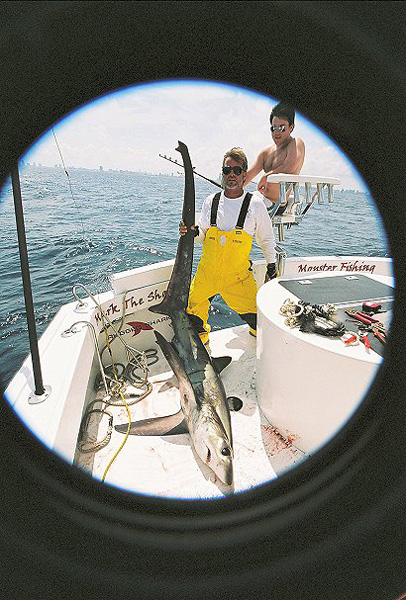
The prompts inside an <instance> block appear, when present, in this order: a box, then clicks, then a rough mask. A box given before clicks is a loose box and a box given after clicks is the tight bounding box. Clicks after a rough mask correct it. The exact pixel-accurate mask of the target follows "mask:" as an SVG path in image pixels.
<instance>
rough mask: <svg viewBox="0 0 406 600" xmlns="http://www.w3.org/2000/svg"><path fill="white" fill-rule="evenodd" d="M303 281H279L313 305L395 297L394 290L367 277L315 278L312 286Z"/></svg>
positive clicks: (298, 296)
mask: <svg viewBox="0 0 406 600" xmlns="http://www.w3.org/2000/svg"><path fill="white" fill-rule="evenodd" d="M302 281H309V280H308V279H306V278H305V279H303V280H298V279H294V280H286V281H279V285H281V286H282V287H284V288H285V289H286V290H288V291H289V292H291V293H292V294H294V295H295V296H297V298H299V299H300V300H303V301H304V302H310V303H311V304H325V303H326V302H330V303H331V304H337V303H347V302H348V303H350V302H361V301H364V300H378V299H390V298H393V296H394V291H395V290H394V288H393V287H391V286H389V285H385V284H384V283H381V282H380V281H375V280H374V279H371V278H369V277H366V276H365V275H356V276H354V275H352V276H351V278H348V277H346V276H337V277H315V278H313V279H311V285H303V283H301V282H302Z"/></svg>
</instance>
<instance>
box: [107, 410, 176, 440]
mask: <svg viewBox="0 0 406 600" xmlns="http://www.w3.org/2000/svg"><path fill="white" fill-rule="evenodd" d="M114 429H115V430H116V431H118V432H119V433H127V430H128V423H123V424H121V425H116V426H115V427H114ZM180 433H188V428H187V427H186V423H185V420H184V418H183V412H182V410H180V411H179V412H177V413H175V414H174V415H168V416H166V417H156V418H153V419H145V420H143V421H135V422H134V423H131V428H130V435H178V434H180Z"/></svg>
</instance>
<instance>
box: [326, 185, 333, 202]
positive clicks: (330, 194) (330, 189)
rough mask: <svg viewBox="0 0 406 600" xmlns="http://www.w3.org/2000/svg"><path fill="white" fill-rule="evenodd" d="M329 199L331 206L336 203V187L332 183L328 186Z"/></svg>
mask: <svg viewBox="0 0 406 600" xmlns="http://www.w3.org/2000/svg"><path fill="white" fill-rule="evenodd" d="M327 198H328V201H329V203H330V204H332V203H333V202H334V186H333V184H331V183H328V184H327Z"/></svg>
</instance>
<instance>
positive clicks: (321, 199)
mask: <svg viewBox="0 0 406 600" xmlns="http://www.w3.org/2000/svg"><path fill="white" fill-rule="evenodd" d="M323 185H324V184H323V183H318V184H317V197H318V203H319V204H324V196H323Z"/></svg>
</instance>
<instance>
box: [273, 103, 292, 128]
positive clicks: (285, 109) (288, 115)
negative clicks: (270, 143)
mask: <svg viewBox="0 0 406 600" xmlns="http://www.w3.org/2000/svg"><path fill="white" fill-rule="evenodd" d="M274 117H279V118H280V119H286V120H287V121H288V123H289V125H293V124H294V123H295V111H294V110H293V108H292V107H290V106H289V105H288V104H284V103H283V102H279V104H277V105H276V106H274V107H273V109H272V112H271V116H270V117H269V122H270V123H271V125H272V119H273V118H274Z"/></svg>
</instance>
